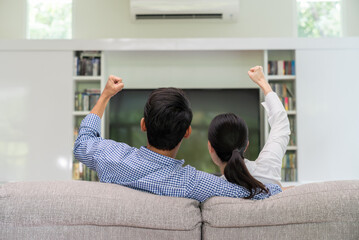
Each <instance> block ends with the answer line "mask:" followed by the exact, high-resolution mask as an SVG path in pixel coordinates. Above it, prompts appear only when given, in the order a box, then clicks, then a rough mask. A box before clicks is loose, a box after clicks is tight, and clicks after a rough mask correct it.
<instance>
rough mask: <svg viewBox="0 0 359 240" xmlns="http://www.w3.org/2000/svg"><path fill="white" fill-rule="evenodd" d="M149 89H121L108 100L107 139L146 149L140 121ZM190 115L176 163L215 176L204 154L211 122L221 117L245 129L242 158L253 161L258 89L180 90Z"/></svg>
mask: <svg viewBox="0 0 359 240" xmlns="http://www.w3.org/2000/svg"><path fill="white" fill-rule="evenodd" d="M151 91H152V90H151V89H125V90H123V91H121V92H120V93H118V94H117V95H116V96H114V97H113V98H112V99H111V102H110V111H109V134H110V136H109V137H110V139H113V140H115V141H118V142H125V143H127V144H128V145H130V146H133V147H137V148H139V147H141V146H146V145H147V137H146V133H144V132H141V129H140V120H141V118H142V117H143V109H144V106H145V103H146V101H147V98H148V96H149V94H150V93H151ZM184 91H185V92H186V94H187V97H188V98H189V101H190V102H191V107H192V111H193V120H192V134H191V136H190V138H189V139H184V140H183V142H182V145H181V147H180V150H179V152H178V154H177V157H176V158H177V159H184V160H185V165H187V164H189V165H191V166H193V167H195V168H197V169H198V170H202V171H205V172H209V173H214V174H218V173H219V169H218V168H217V166H216V165H214V164H213V162H212V160H211V157H210V155H209V153H208V147H207V142H208V138H207V131H208V126H209V124H210V122H211V121H212V119H213V118H214V117H215V116H216V115H218V114H221V113H227V112H232V113H235V114H237V115H239V116H241V117H242V118H243V119H244V120H245V121H246V123H247V125H248V129H249V143H250V144H249V148H248V149H247V151H246V153H245V157H246V158H248V159H250V160H255V159H256V158H257V156H258V154H259V151H260V116H259V108H260V103H259V90H258V89H184Z"/></svg>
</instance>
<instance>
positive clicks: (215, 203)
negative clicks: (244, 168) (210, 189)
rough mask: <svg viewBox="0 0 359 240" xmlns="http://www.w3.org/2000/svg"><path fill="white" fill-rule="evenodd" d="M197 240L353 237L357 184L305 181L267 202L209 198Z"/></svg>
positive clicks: (358, 209) (358, 224) (358, 233)
mask: <svg viewBox="0 0 359 240" xmlns="http://www.w3.org/2000/svg"><path fill="white" fill-rule="evenodd" d="M201 208H202V218H203V222H204V225H203V228H202V235H203V239H234V238H236V239H359V181H358V180H354V181H335V182H323V183H311V184H305V185H301V186H297V187H295V188H292V189H289V190H287V191H284V192H282V193H280V194H278V195H275V196H272V197H270V198H268V199H264V200H259V201H252V200H244V199H234V198H225V197H214V198H211V199H209V200H207V201H206V202H204V203H203V204H202V206H201Z"/></svg>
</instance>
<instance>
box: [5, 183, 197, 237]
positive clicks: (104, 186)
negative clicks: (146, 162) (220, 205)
mask: <svg viewBox="0 0 359 240" xmlns="http://www.w3.org/2000/svg"><path fill="white" fill-rule="evenodd" d="M0 205H1V207H0V208H1V209H0V210H1V211H0V225H1V226H0V229H1V231H2V232H3V231H6V232H8V233H9V234H10V235H9V236H11V234H14V233H16V232H18V233H19V234H20V232H21V233H24V232H25V234H26V232H30V233H32V231H36V229H39V228H40V229H39V233H40V232H41V231H45V232H46V231H50V232H51V231H52V232H58V233H60V232H61V231H67V230H68V228H70V229H71V228H73V229H76V230H75V231H73V233H72V234H75V233H76V232H79V231H80V234H81V232H82V231H81V229H83V230H84V229H87V230H86V231H87V232H86V235H87V234H88V233H91V231H94V229H96V228H97V232H98V233H99V232H101V231H103V230H101V229H98V228H99V227H106V229H107V230H108V232H111V229H114V228H115V230H112V231H113V232H114V234H115V233H116V234H118V233H119V232H118V229H117V230H116V227H117V228H126V229H123V230H122V233H123V234H127V235H126V236H128V237H130V236H132V237H131V238H135V239H141V238H145V237H146V238H148V237H149V236H153V238H152V239H154V238H157V237H158V236H167V238H168V237H169V238H172V237H173V236H178V237H180V236H186V238H190V239H200V228H201V213H200V209H199V203H198V202H197V201H195V200H191V199H185V198H174V197H165V196H158V195H154V194H150V193H145V192H141V191H137V190H133V189H130V188H127V187H123V186H120V185H115V184H108V183H98V182H84V181H63V182H21V183H8V184H4V185H1V186H0ZM63 226H64V227H66V228H64V227H63ZM91 227H92V228H91ZM89 228H90V229H89ZM11 229H12V230H11ZM56 229H58V231H57V230H56ZM131 229H133V230H132V231H131ZM136 229H137V230H136ZM138 229H140V230H138ZM11 231H13V232H11ZM70 232H71V231H70ZM95 233H96V231H94V234H95ZM157 233H158V234H157ZM82 234H84V233H82ZM171 234H172V235H171ZM173 234H174V235H173ZM35 235H36V234H35ZM37 236H40V235H37ZM101 236H102V235H101ZM104 236H105V235H104ZM115 236H116V235H115ZM136 236H137V237H136ZM98 237H99V236H97V237H96V239H98ZM117 237H118V235H117ZM104 238H105V237H104ZM106 238H108V236H107V235H106ZM115 238H116V237H115Z"/></svg>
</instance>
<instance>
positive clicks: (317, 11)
mask: <svg viewBox="0 0 359 240" xmlns="http://www.w3.org/2000/svg"><path fill="white" fill-rule="evenodd" d="M340 8H341V3H340V0H297V14H298V15H297V17H298V37H340V36H341V35H342V33H341V31H342V30H341V21H340Z"/></svg>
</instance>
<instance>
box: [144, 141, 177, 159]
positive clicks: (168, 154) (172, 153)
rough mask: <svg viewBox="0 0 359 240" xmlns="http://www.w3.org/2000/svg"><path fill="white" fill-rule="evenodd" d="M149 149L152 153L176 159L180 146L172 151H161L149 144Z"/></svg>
mask: <svg viewBox="0 0 359 240" xmlns="http://www.w3.org/2000/svg"><path fill="white" fill-rule="evenodd" d="M147 149H148V150H151V151H152V152H155V153H158V154H161V155H164V156H166V157H170V158H176V155H177V152H178V149H179V146H177V147H175V148H174V149H172V150H160V149H157V148H155V147H153V146H151V145H150V144H147Z"/></svg>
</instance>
